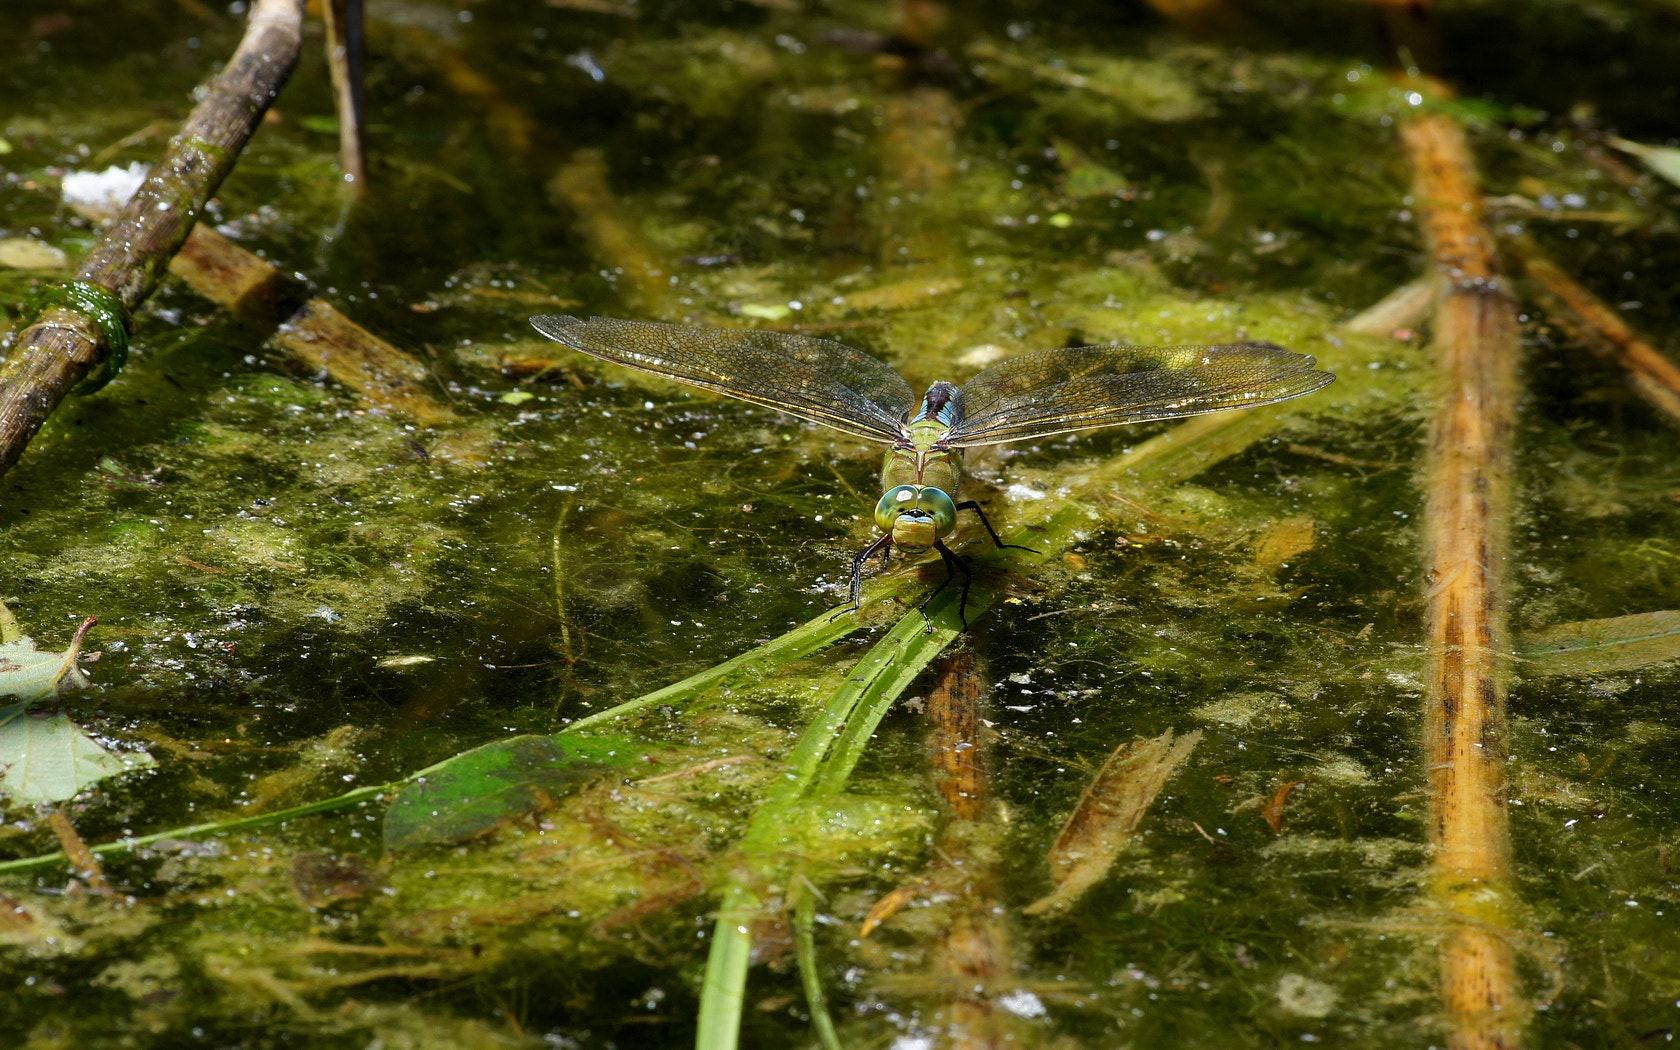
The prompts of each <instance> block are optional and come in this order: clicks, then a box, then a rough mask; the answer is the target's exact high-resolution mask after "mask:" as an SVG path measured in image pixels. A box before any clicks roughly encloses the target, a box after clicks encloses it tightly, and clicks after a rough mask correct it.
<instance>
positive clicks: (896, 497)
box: [875, 485, 957, 554]
mask: <svg viewBox="0 0 1680 1050" xmlns="http://www.w3.org/2000/svg"><path fill="white" fill-rule="evenodd" d="M875 524H877V525H879V526H880V527H881V529H882V530H883V531H885V532H890V533H892V539H893V546H894V547H897V548H898V550H899V552H900V553H902V554H920V553H921V552H922V551H925V550H927V549H928V548H929V547H932V546H933V545H934V543H935V542H937V541H939V540H942V539H944V538H945V537H946V536H948V535H950V533H951V530H952V529H954V528H956V525H957V505H956V504H955V503H954V502H952V500H951V497H950V496H948V495H946V494H945V491H944V490H943V489H936V488H933V487H932V486H929V485H895V486H894V487H892V488H890V489H888V490H887V491H886V494H885V495H883V496H882V497H881V502H879V503H877V504H875Z"/></svg>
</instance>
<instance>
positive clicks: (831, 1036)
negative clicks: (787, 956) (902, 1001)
mask: <svg viewBox="0 0 1680 1050" xmlns="http://www.w3.org/2000/svg"><path fill="white" fill-rule="evenodd" d="M816 921H817V895H816V893H815V892H813V891H812V890H811V889H810V888H808V887H807V888H806V889H804V891H803V892H801V893H800V894H799V902H798V903H797V904H795V905H794V908H793V938H794V942H793V943H794V951H795V953H796V955H797V958H798V959H799V983H800V984H801V985H803V986H804V988H805V1006H806V1009H808V1010H810V1011H811V1027H812V1028H814V1029H816V1033H817V1042H819V1043H821V1044H822V1048H823V1050H844V1048H843V1047H842V1046H841V1044H840V1033H839V1032H836V1031H835V1030H834V1018H832V1017H830V1016H829V1015H828V993H826V992H824V991H823V986H822V975H821V974H819V973H818V972H817V939H816V935H815V933H814V928H815V926H816Z"/></svg>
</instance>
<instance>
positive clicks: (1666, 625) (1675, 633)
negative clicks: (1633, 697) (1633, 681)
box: [1520, 609, 1680, 677]
mask: <svg viewBox="0 0 1680 1050" xmlns="http://www.w3.org/2000/svg"><path fill="white" fill-rule="evenodd" d="M1520 655H1521V656H1522V657H1523V661H1524V662H1523V664H1522V671H1523V673H1524V674H1525V675H1528V676H1530V677H1539V676H1545V675H1560V674H1601V673H1604V672H1607V671H1632V670H1637V669H1638V668H1641V667H1649V666H1651V665H1652V664H1659V663H1663V662H1665V661H1667V660H1673V659H1676V658H1680V609H1664V610H1662V611H1660V612H1648V613H1634V614H1633V615H1631V616H1612V617H1609V618H1608V619H1603V620H1580V621H1577V622H1575V623H1561V624H1558V625H1557V626H1555V627H1547V628H1545V629H1544V630H1540V631H1535V632H1534V633H1532V634H1529V635H1527V636H1526V637H1524V638H1523V640H1522V647H1521V649H1520Z"/></svg>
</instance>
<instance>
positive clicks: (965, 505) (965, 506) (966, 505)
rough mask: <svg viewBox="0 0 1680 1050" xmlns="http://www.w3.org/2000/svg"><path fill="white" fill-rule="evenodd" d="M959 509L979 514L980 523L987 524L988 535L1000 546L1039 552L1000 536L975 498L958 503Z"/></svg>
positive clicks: (1005, 548)
mask: <svg viewBox="0 0 1680 1050" xmlns="http://www.w3.org/2000/svg"><path fill="white" fill-rule="evenodd" d="M957 509H958V510H972V511H973V512H974V513H976V514H978V515H979V516H980V524H982V525H984V526H986V535H988V536H990V537H991V538H992V542H993V543H995V544H997V545H998V546H999V547H1000V548H1002V549H1004V550H1012V551H1032V552H1033V553H1034V554H1037V553H1038V551H1036V550H1034V549H1033V548H1032V547H1023V546H1021V545H1020V544H1019V543H1005V542H1003V540H1002V539H1001V538H999V537H998V534H997V530H996V529H994V528H992V523H991V521H990V520H989V519H988V518H987V517H986V512H985V511H983V510H981V509H980V504H978V503H976V502H974V501H973V500H971V499H965V500H963V501H962V502H961V503H959V504H957Z"/></svg>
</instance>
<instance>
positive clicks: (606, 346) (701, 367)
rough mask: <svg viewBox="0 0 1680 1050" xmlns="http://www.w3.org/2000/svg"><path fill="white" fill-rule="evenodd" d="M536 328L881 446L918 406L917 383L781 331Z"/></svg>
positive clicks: (567, 320) (619, 324) (562, 322)
mask: <svg viewBox="0 0 1680 1050" xmlns="http://www.w3.org/2000/svg"><path fill="white" fill-rule="evenodd" d="M531 324H532V325H533V326H534V327H535V328H536V330H537V331H539V332H541V333H542V334H543V335H546V336H548V337H549V338H550V339H553V340H554V341H555V342H558V343H563V344H565V345H566V346H569V347H571V348H572V349H573V350H578V351H581V352H583V353H586V354H589V355H590V356H591V357H598V358H600V359H601V360H603V361H611V362H612V363H614V364H618V365H624V366H626V367H628V368H635V369H639V370H640V371H643V372H651V373H653V374H654V375H658V376H664V377H665V378H667V379H675V380H677V381H678V382H680V383H687V384H689V385H690V386H697V387H701V388H702V389H705V390H715V391H717V392H718V393H720V394H728V395H729V396H730V397H738V398H740V399H741V400H743V401H751V402H752V403H753V404H755V405H764V406H766V407H769V408H774V409H777V410H778V411H782V412H786V413H788V414H789V415H794V416H801V417H803V418H805V419H810V420H814V421H815V422H818V423H822V424H824V425H826V426H830V427H833V428H834V429H836V430H840V431H844V432H845V433H847V434H853V435H856V436H857V437H861V438H869V439H870V440H873V441H894V440H897V438H898V437H899V433H900V429H899V425H900V423H901V422H903V420H904V419H905V417H906V415H907V414H908V413H909V412H910V410H911V409H912V408H914V407H915V395H914V394H912V393H911V391H910V386H909V384H907V383H905V381H904V379H903V378H902V377H901V376H900V375H899V374H898V373H897V372H895V371H893V369H892V367H891V366H890V365H888V364H886V363H885V362H884V361H881V360H880V359H879V358H875V357H871V356H870V355H868V354H866V353H864V352H863V351H861V350H854V349H853V348H851V347H849V346H846V345H845V344H844V343H836V342H832V341H831V340H828V339H816V338H813V337H811V336H804V335H787V334H784V333H782V332H762V331H754V330H751V329H740V330H735V329H722V328H696V327H691V326H687V325H673V324H655V323H649V322H644V321H620V320H616V319H614V318H611V317H591V318H590V319H589V320H587V321H580V320H578V319H577V318H575V317H563V316H557V315H547V316H542V317H533V318H531Z"/></svg>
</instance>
